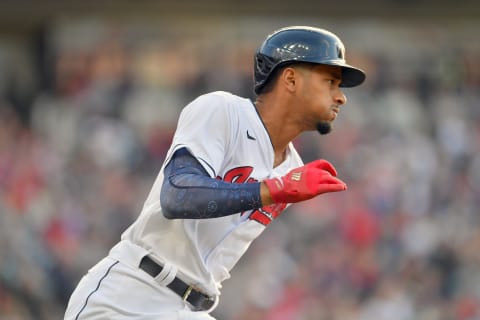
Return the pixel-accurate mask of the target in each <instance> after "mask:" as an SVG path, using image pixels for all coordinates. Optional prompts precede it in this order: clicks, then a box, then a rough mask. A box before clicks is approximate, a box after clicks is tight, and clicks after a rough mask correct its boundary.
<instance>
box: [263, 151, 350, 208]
mask: <svg viewBox="0 0 480 320" xmlns="http://www.w3.org/2000/svg"><path fill="white" fill-rule="evenodd" d="M336 175H337V171H336V170H335V168H334V167H333V165H332V164H331V163H330V162H328V161H326V160H315V161H313V162H310V163H308V164H306V165H304V166H302V167H298V168H296V169H293V170H291V171H290V172H289V173H287V174H286V175H285V176H283V177H279V178H272V179H266V180H264V181H263V182H264V183H265V185H266V186H267V188H268V190H269V191H270V196H271V198H272V200H273V202H275V203H295V202H300V201H304V200H308V199H311V198H313V197H315V196H317V195H319V194H322V193H326V192H337V191H343V190H346V189H347V185H346V184H345V182H343V181H342V180H340V179H338V178H336Z"/></svg>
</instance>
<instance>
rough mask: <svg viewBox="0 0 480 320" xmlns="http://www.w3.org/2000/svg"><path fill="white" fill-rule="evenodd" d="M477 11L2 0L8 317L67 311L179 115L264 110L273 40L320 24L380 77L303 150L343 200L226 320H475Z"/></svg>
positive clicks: (478, 297) (253, 285)
mask: <svg viewBox="0 0 480 320" xmlns="http://www.w3.org/2000/svg"><path fill="white" fill-rule="evenodd" d="M479 18H480V5H479V4H478V1H451V2H443V1H440V2H439V1H433V0H420V1H413V0H410V1H407V0H405V1H400V0H383V1H381V0H364V1H350V2H349V1H343V2H341V3H335V2H325V1H316V2H314V1H304V0H297V1H295V2H286V1H277V2H272V1H251V0H243V1H242V2H241V4H238V3H237V2H236V1H213V0H207V1H176V2H169V3H165V2H164V1H126V0H117V1H101V0H100V1H25V0H17V1H9V0H2V1H0V318H1V319H15V320H16V319H60V318H62V315H63V310H64V308H65V305H66V303H67V299H68V297H69V294H70V293H71V291H72V290H73V288H74V286H75V285H76V283H77V281H78V280H79V279H80V277H81V276H82V275H83V274H84V273H85V272H86V270H87V269H88V268H89V267H90V266H91V265H92V264H94V263H96V261H97V260H98V259H100V258H101V257H103V256H104V255H105V254H106V253H107V251H108V249H109V248H110V246H111V245H112V244H114V243H115V242H116V241H117V240H118V239H119V236H120V233H121V232H122V231H123V230H124V228H125V227H126V226H128V225H129V224H130V223H131V222H132V221H133V219H135V217H136V216H137V215H138V213H139V211H140V208H141V206H142V204H143V201H144V199H145V197H146V195H147V192H148V190H149V188H150V186H151V184H152V182H153V180H154V178H155V176H156V175H157V172H158V169H159V167H160V165H161V163H162V161H163V158H164V155H165V152H166V148H167V147H168V146H169V143H170V139H171V136H172V133H173V131H174V129H175V126H176V119H177V116H178V113H179V112H180V110H181V108H182V107H183V106H184V105H185V104H186V103H187V102H188V101H190V100H191V99H192V98H194V97H195V96H197V95H199V94H202V93H204V92H207V91H212V90H227V91H231V92H233V93H236V94H240V95H244V96H250V97H252V89H251V87H252V72H251V67H252V56H253V52H254V49H255V47H256V46H257V45H258V44H259V43H260V42H261V41H262V40H263V38H264V36H265V35H266V34H268V33H269V32H270V31H272V30H274V29H276V28H278V27H282V26H286V25H315V26H319V27H324V28H326V29H330V30H332V31H334V32H335V33H337V34H338V35H339V36H340V37H341V38H342V39H343V40H344V42H345V43H346V46H347V59H348V60H349V62H351V63H353V64H356V65H359V66H362V67H363V68H364V69H365V70H366V71H367V74H368V78H367V82H366V83H365V85H363V86H361V87H359V88H355V89H348V90H346V94H347V96H348V98H349V102H348V104H347V106H346V107H345V108H343V109H342V110H343V111H342V113H341V115H340V117H339V118H338V120H337V122H336V129H335V130H334V132H333V133H332V134H330V135H328V136H325V137H319V136H318V135H317V134H313V133H312V134H305V135H304V136H302V137H301V138H299V139H298V140H297V141H295V143H296V145H297V146H298V148H299V150H300V152H301V153H302V155H303V156H304V159H305V160H306V161H310V160H312V159H315V158H320V157H321V158H326V159H328V160H330V161H332V162H333V163H334V164H335V165H336V167H337V169H338V171H339V172H340V176H341V177H342V179H343V180H345V181H347V183H348V185H349V190H348V192H347V193H341V194H334V195H327V196H322V197H319V198H318V199H315V200H312V201H309V202H306V203H304V204H298V205H295V206H293V207H291V208H290V209H289V211H288V212H286V213H285V214H284V215H283V216H282V218H281V219H279V220H277V221H275V223H273V224H272V225H271V226H270V227H269V228H268V229H267V231H266V232H265V233H264V234H263V235H262V236H261V237H260V238H259V239H258V240H257V241H256V242H255V243H254V244H253V245H252V247H251V250H250V251H249V252H248V253H247V255H246V256H245V257H244V258H243V259H242V260H241V261H240V263H239V265H238V266H236V267H235V269H234V270H233V277H232V279H230V280H228V281H226V282H225V287H224V292H223V295H222V300H221V303H220V305H219V307H218V308H217V310H216V311H215V312H214V316H216V317H218V319H230V320H240V319H242V320H243V319H248V320H256V319H262V320H313V319H315V320H331V319H332V320H337V319H341V320H357V319H358V320H364V319H365V320H366V319H369V320H370V319H376V320H382V319H388V320H410V319H412V320H413V319H415V320H416V319H418V320H450V319H459V320H471V319H480V216H479V214H480V212H479V211H480V210H479V208H480V108H479V106H478V104H479V100H480V90H479V89H480V41H479V38H478V32H479V30H480V19H479ZM133 294H134V293H133Z"/></svg>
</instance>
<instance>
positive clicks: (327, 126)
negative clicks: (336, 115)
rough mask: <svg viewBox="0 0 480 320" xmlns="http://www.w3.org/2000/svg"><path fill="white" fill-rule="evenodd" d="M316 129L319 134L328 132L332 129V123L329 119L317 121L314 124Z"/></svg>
mask: <svg viewBox="0 0 480 320" xmlns="http://www.w3.org/2000/svg"><path fill="white" fill-rule="evenodd" d="M316 128H317V131H318V133H320V134H328V133H330V132H331V131H332V129H333V123H332V122H331V121H319V122H317V125H316Z"/></svg>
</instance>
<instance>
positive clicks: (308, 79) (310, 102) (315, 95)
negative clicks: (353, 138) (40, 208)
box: [299, 65, 347, 134]
mask: <svg viewBox="0 0 480 320" xmlns="http://www.w3.org/2000/svg"><path fill="white" fill-rule="evenodd" d="M302 75H303V77H302V85H301V86H300V88H299V99H300V102H301V105H302V108H303V109H304V111H305V124H306V127H307V129H308V130H318V131H319V132H320V133H321V134H326V133H328V132H330V130H331V128H332V123H333V121H334V120H335V118H336V117H337V115H338V113H339V112H340V106H342V105H344V104H345V103H346V101H347V99H346V97H345V95H344V94H343V92H342V91H341V89H340V82H341V81H342V69H341V68H340V67H334V66H325V65H315V66H313V67H311V68H307V69H304V70H303V71H302Z"/></svg>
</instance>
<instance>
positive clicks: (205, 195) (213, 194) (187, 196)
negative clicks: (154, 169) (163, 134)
mask: <svg viewBox="0 0 480 320" xmlns="http://www.w3.org/2000/svg"><path fill="white" fill-rule="evenodd" d="M164 177H165V178H164V180H163V185H162V190H161V194H160V204H161V206H162V211H163V214H164V215H165V217H167V218H168V219H207V218H218V217H222V216H227V215H231V214H234V213H239V212H242V211H247V210H252V209H257V208H260V207H262V199H261V192H260V183H258V182H254V183H228V182H224V181H222V180H218V179H215V178H211V177H210V176H209V175H208V173H207V172H206V171H205V169H204V168H203V166H202V165H201V164H200V163H199V162H198V160H197V159H196V158H195V157H194V156H192V155H191V154H190V153H189V152H188V150H187V149H185V148H182V149H179V150H177V151H176V152H175V153H174V154H173V156H172V159H171V160H170V161H169V163H168V164H167V165H166V166H165V169H164ZM263 188H265V187H263ZM263 192H264V193H265V192H267V193H268V190H265V189H264V190H263Z"/></svg>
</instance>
